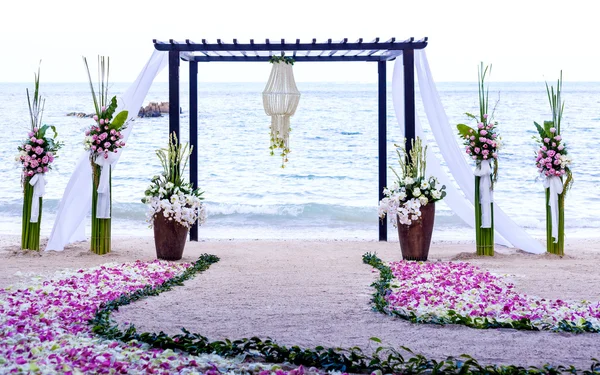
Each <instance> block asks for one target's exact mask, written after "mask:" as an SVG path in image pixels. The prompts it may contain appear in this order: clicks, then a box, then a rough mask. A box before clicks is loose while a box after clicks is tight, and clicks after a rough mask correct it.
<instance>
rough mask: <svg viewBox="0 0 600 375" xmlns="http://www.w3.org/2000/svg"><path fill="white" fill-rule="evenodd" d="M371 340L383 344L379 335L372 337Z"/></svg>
mask: <svg viewBox="0 0 600 375" xmlns="http://www.w3.org/2000/svg"><path fill="white" fill-rule="evenodd" d="M369 340H371V341H375V342H378V343H380V344H381V339H379V338H377V337H371V338H370V339H369Z"/></svg>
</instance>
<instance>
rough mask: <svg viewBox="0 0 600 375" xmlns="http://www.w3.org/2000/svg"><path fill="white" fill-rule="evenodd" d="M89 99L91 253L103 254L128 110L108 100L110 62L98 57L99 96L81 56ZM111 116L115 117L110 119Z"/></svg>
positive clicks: (108, 237) (108, 238)
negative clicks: (114, 170)
mask: <svg viewBox="0 0 600 375" xmlns="http://www.w3.org/2000/svg"><path fill="white" fill-rule="evenodd" d="M83 62H84V64H85V67H86V70H87V74H88V79H89V82H90V89H91V92H92V99H93V100H94V109H95V111H96V114H95V115H94V121H95V124H94V125H92V126H91V127H90V129H88V130H86V132H85V140H84V148H85V150H88V151H89V152H90V162H91V164H92V184H93V189H92V241H91V250H92V251H93V252H95V253H96V254H106V253H109V252H110V248H111V221H110V218H111V197H110V193H111V185H112V184H111V169H112V167H113V165H114V164H116V162H117V160H118V152H119V149H121V148H122V147H124V146H125V141H124V140H123V138H124V135H123V133H122V131H123V130H124V129H125V127H126V122H127V116H128V112H127V111H121V112H119V113H118V114H117V115H114V114H115V112H116V110H117V106H118V105H117V98H116V97H115V96H113V97H112V99H110V101H109V99H108V77H109V67H110V60H109V58H105V57H104V56H99V57H98V77H99V78H100V82H99V83H98V95H96V91H95V90H94V83H93V82H92V76H91V74H90V69H89V66H88V63H87V59H86V58H85V57H84V58H83ZM113 116H114V117H113Z"/></svg>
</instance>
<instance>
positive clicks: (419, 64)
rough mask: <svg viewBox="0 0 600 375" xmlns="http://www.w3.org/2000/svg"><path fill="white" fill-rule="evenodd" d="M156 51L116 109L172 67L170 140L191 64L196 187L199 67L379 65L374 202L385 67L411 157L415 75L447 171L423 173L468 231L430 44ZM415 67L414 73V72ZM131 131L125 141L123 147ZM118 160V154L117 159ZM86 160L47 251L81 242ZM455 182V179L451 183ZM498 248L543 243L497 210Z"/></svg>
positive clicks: (433, 159) (465, 197)
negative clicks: (282, 58) (278, 60)
mask: <svg viewBox="0 0 600 375" xmlns="http://www.w3.org/2000/svg"><path fill="white" fill-rule="evenodd" d="M153 43H154V47H155V51H154V53H153V54H152V56H151V58H150V59H149V60H148V62H147V63H146V65H145V66H144V68H143V69H142V71H141V72H140V74H139V76H138V77H137V79H136V81H134V83H133V84H132V85H131V86H130V87H129V89H128V90H127V91H126V92H125V93H124V94H123V96H122V97H121V98H119V108H118V110H123V109H125V110H128V111H129V113H131V114H135V113H137V110H138V109H139V108H140V106H141V104H142V102H143V100H144V98H145V96H146V94H147V93H148V90H149V88H150V85H151V84H152V81H153V80H154V78H155V77H156V76H157V75H158V73H159V72H160V71H161V70H162V69H163V68H164V67H165V66H166V65H168V67H169V133H172V132H175V133H176V134H177V135H178V136H179V131H180V126H179V125H180V112H179V108H180V97H179V84H180V82H179V67H180V62H181V61H185V62H188V63H189V85H190V89H189V119H190V124H189V129H190V130H189V131H190V137H189V138H190V143H191V144H192V145H193V146H194V152H193V153H192V155H191V163H190V182H191V183H192V184H193V185H194V187H197V183H198V154H197V141H198V62H210V61H222V62H243V61H247V62H260V61H264V62H266V61H269V59H270V58H271V56H273V55H279V54H286V55H287V56H291V57H292V58H293V59H294V60H295V61H298V62H311V61H320V62H324V61H332V62H343V61H363V62H376V63H377V71H378V97H379V100H378V171H379V183H378V197H379V200H381V199H382V198H383V188H384V187H385V186H386V184H387V139H386V133H387V116H386V110H387V108H386V101H387V97H386V95H387V92H386V88H387V87H386V78H387V74H386V63H387V62H388V61H392V60H396V61H395V66H394V72H393V79H392V101H393V105H394V110H395V112H396V119H397V121H398V123H399V125H400V126H401V128H402V129H403V130H404V136H405V138H406V149H407V150H410V148H411V145H412V140H413V139H414V138H415V137H416V136H420V137H421V138H422V139H425V138H424V133H423V128H422V126H421V122H420V119H419V117H418V116H416V110H415V70H416V72H417V77H418V84H419V95H420V97H421V99H422V101H423V107H424V109H425V114H426V118H427V122H428V123H429V127H430V128H431V133H432V134H433V136H434V139H435V142H436V144H437V145H438V147H439V149H440V153H441V157H442V160H443V161H444V162H445V164H446V166H447V167H448V169H449V172H448V171H447V170H446V169H444V168H443V167H442V163H441V160H440V159H439V158H438V157H437V156H436V155H434V154H433V153H429V154H428V156H427V158H428V160H427V166H428V169H429V172H430V173H431V174H432V175H435V176H437V177H438V179H439V180H440V181H441V182H442V183H443V184H445V185H446V186H447V192H448V195H447V197H446V198H445V200H444V202H445V203H446V204H447V205H448V206H449V207H450V208H451V209H452V210H453V211H454V213H456V214H457V215H458V216H459V217H460V218H461V219H463V220H464V221H465V222H466V223H467V224H469V225H471V226H474V225H475V223H474V219H473V217H474V214H473V212H474V206H473V196H474V191H473V186H472V185H473V184H472V179H473V174H472V170H471V167H470V166H469V165H468V163H467V161H466V159H465V158H464V155H463V154H462V152H461V149H460V147H459V145H458V143H457V142H456V140H455V135H454V132H455V128H454V127H453V126H450V124H449V122H448V118H447V117H446V113H445V110H444V108H443V105H442V103H441V100H440V97H439V94H438V92H437V89H436V86H435V82H434V81H433V76H432V74H431V71H430V69H429V64H428V61H427V56H426V53H425V47H426V46H427V38H423V39H421V40H415V39H414V38H410V39H407V40H403V41H396V39H395V38H391V39H389V40H387V41H385V42H382V41H380V40H379V38H376V39H375V40H373V41H370V42H364V41H363V39H359V40H357V41H356V42H348V39H343V40H342V41H338V42H333V41H332V40H331V39H329V40H328V41H327V42H323V43H317V41H316V39H313V40H312V42H309V43H302V42H300V40H299V39H296V40H295V42H286V41H285V40H284V39H281V40H280V41H277V42H272V41H270V40H269V39H266V40H265V42H264V43H255V42H254V40H252V39H251V40H250V42H249V43H247V44H243V43H238V41H237V39H233V43H223V42H222V41H221V40H220V39H218V40H217V43H207V42H206V40H205V39H202V41H201V43H194V42H192V41H190V40H185V42H177V41H174V40H172V39H171V40H169V41H168V42H161V41H157V40H154V41H153ZM415 68H416V69H415ZM131 129H132V126H129V127H128V128H127V129H126V131H125V133H124V135H125V140H127V138H128V136H129V134H130V132H131ZM119 155H120V154H119ZM87 159H88V155H87V153H83V154H82V155H81V157H80V159H79V162H78V164H77V166H76V168H75V171H74V172H73V175H72V176H71V179H70V180H69V183H68V184H67V187H66V189H65V192H64V194H63V198H62V199H61V202H60V204H59V208H58V212H57V216H56V220H55V223H54V227H53V229H52V233H51V235H50V238H49V240H48V245H47V247H46V250H59V251H60V250H63V248H64V246H65V245H66V244H68V243H70V242H74V241H78V240H84V239H85V233H84V226H83V221H84V218H85V216H86V214H87V212H88V211H89V207H90V204H91V189H90V187H91V183H90V179H91V173H90V171H89V169H90V166H89V165H90V164H89V162H88V161H87ZM451 177H452V178H451ZM495 220H496V237H495V238H496V242H498V243H500V244H504V245H507V246H514V247H518V248H520V249H522V250H524V251H527V252H531V253H543V252H544V248H543V247H542V245H541V243H540V242H539V241H537V240H535V239H533V238H532V237H531V236H530V235H529V234H528V233H527V232H526V231H525V230H523V228H521V227H519V226H518V225H516V223H514V221H512V220H511V219H510V218H509V217H508V216H507V215H506V214H505V213H504V212H503V211H502V209H501V208H500V207H499V206H498V205H497V204H495ZM190 240H192V241H197V240H198V227H197V226H193V227H192V228H191V230H190ZM379 240H380V241H387V222H386V221H383V222H382V221H379Z"/></svg>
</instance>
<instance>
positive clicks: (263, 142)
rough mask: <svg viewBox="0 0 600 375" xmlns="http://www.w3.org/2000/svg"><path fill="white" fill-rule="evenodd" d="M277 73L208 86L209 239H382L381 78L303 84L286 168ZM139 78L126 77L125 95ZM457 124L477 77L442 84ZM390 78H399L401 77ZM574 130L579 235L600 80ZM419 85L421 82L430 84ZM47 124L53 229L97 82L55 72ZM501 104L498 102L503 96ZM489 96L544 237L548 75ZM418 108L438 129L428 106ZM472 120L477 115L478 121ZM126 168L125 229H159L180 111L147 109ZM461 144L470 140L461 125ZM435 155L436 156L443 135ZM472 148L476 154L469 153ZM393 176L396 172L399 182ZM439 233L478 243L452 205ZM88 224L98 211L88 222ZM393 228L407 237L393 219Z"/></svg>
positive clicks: (597, 227) (507, 204)
mask: <svg viewBox="0 0 600 375" xmlns="http://www.w3.org/2000/svg"><path fill="white" fill-rule="evenodd" d="M181 86H182V88H181V98H182V100H181V103H182V114H181V134H182V136H181V138H182V141H184V142H185V141H187V140H188V122H189V117H188V100H187V87H186V84H183V83H182V85H181ZM263 86H264V83H200V86H199V99H198V108H199V115H198V124H199V125H198V126H199V129H198V134H199V136H198V138H199V139H198V165H199V181H198V182H199V186H200V187H201V189H202V190H203V191H205V193H204V197H205V205H206V207H207V211H208V219H207V222H206V223H205V224H204V225H203V226H202V227H201V228H200V232H199V235H200V238H203V239H339V240H342V239H360V240H377V239H378V220H379V219H378V216H377V207H378V156H377V154H378V149H377V147H378V143H377V134H378V119H377V113H378V97H377V85H376V83H373V84H353V83H303V82H299V83H298V88H299V90H300V91H301V93H302V97H301V100H300V105H299V107H298V110H297V112H296V114H295V115H294V116H293V117H292V119H291V124H292V129H293V130H292V132H291V135H290V147H291V151H292V152H291V154H290V155H289V162H288V163H286V167H285V168H281V158H280V157H279V156H270V155H269V139H270V138H269V124H270V118H269V117H267V116H266V115H265V113H264V110H263V106H262V97H261V92H262V89H263ZM27 87H29V89H30V90H31V85H30V84H13V83H10V84H9V83H4V84H0V129H1V136H0V160H1V163H0V233H12V234H18V233H19V232H20V225H21V224H20V220H21V212H22V199H23V197H22V187H21V182H20V170H19V166H18V164H17V163H16V162H15V159H14V158H15V156H16V154H17V146H18V145H19V144H20V143H21V142H22V141H23V140H24V139H25V137H26V133H27V132H28V127H29V113H28V108H27V99H26V94H25V89H26V88H27ZM127 87H128V84H120V83H117V84H113V85H111V88H110V90H111V91H110V94H111V95H113V94H114V95H119V94H121V93H123V92H124V91H125V90H126V89H127ZM437 87H438V90H439V93H440V97H441V100H442V102H443V105H444V108H445V110H446V113H447V115H448V118H449V121H450V124H449V125H448V126H451V127H454V126H455V124H457V123H469V122H468V121H469V119H468V118H467V117H466V116H465V115H464V113H465V112H471V113H477V112H478V99H477V84H476V83H475V82H470V83H438V85H437ZM388 88H389V89H391V85H388ZM563 91H564V94H563V99H564V100H565V102H566V105H565V111H564V118H563V125H562V133H563V138H564V139H565V142H566V145H567V147H568V150H569V153H570V155H571V157H572V158H573V165H572V170H573V174H574V177H575V183H574V185H573V188H572V190H571V191H569V193H568V195H567V200H566V209H565V211H566V227H567V230H566V233H567V237H568V238H569V237H589V236H598V235H600V218H599V212H600V195H599V194H598V191H599V188H600V186H599V184H600V182H599V181H600V170H599V168H598V166H599V165H600V152H598V151H599V147H598V144H599V143H600V83H597V82H596V83H583V82H579V83H573V82H565V83H564V87H563ZM417 92H418V90H417ZM41 93H42V95H43V96H44V97H45V98H46V102H45V110H44V117H43V123H45V124H48V125H54V126H56V128H57V130H58V133H59V139H60V140H61V141H63V142H64V143H65V146H64V148H63V149H61V150H60V152H59V158H57V159H56V161H55V164H54V170H53V171H52V172H51V173H48V174H47V179H48V185H47V187H46V195H45V196H44V212H43V220H42V230H41V232H42V235H45V236H47V235H49V234H50V232H51V230H52V226H53V224H54V219H55V215H56V211H57V208H58V204H59V201H60V200H61V199H62V198H63V192H64V189H65V186H66V185H67V183H68V181H69V178H70V176H71V173H72V172H73V169H74V167H75V164H76V161H77V160H78V158H79V157H80V155H81V154H82V152H83V144H82V141H83V138H84V131H85V129H86V128H87V127H89V126H90V125H91V123H92V121H91V119H89V118H78V117H71V116H66V115H67V113H70V112H87V113H90V112H92V111H93V105H92V98H91V94H90V92H89V86H88V85H87V84H85V83H64V84H63V83H43V82H42V85H41ZM167 100H168V84H167V83H155V84H154V85H153V86H152V88H151V90H150V92H149V93H148V96H147V97H146V100H145V102H144V104H147V103H148V102H150V101H167ZM496 102H497V104H496ZM490 103H491V104H490V105H491V106H495V107H496V109H495V114H494V118H495V119H496V120H497V121H498V122H499V132H500V134H501V136H502V138H503V143H504V146H503V149H502V150H501V151H500V171H499V180H498V183H497V185H496V187H495V201H496V204H498V205H499V206H500V207H502V209H503V210H504V211H505V212H506V213H507V214H508V215H509V216H510V217H511V218H512V219H513V220H514V221H515V222H516V223H517V224H518V225H520V226H522V227H524V228H525V229H526V230H527V232H529V233H530V234H531V235H533V236H534V237H537V238H543V237H544V228H545V207H544V192H543V188H542V183H541V180H540V179H539V178H538V174H537V170H536V168H535V163H534V154H535V143H534V141H533V139H532V137H533V136H535V135H536V131H535V127H534V125H533V121H537V122H542V121H544V120H548V119H549V118H550V109H549V105H548V99H547V96H546V91H545V85H544V83H543V82H536V83H491V84H490ZM417 112H418V115H419V117H420V118H421V121H422V123H423V124H424V127H425V131H426V134H427V135H428V137H429V138H430V139H432V138H431V132H430V131H429V130H428V127H427V121H426V117H425V115H424V111H423V108H422V104H420V103H419V102H418V103H417ZM387 115H388V135H387V140H388V165H390V166H395V165H397V156H396V153H395V149H394V143H400V142H402V137H403V135H402V131H401V129H400V128H399V126H398V124H397V122H396V118H395V114H394V110H393V106H392V103H391V92H388V105H387ZM471 125H472V123H471ZM131 126H133V129H132V133H131V136H130V137H129V140H128V144H127V146H126V148H125V149H124V151H123V155H122V157H121V159H120V162H119V164H118V166H117V168H116V169H115V170H114V173H113V185H112V189H113V190H112V191H113V195H112V199H113V222H112V227H113V233H115V234H119V235H148V236H151V235H152V230H151V229H150V228H148V223H147V222H146V221H145V219H146V212H147V208H146V207H145V205H144V204H142V203H141V198H142V197H143V196H144V190H145V188H146V187H147V186H148V184H149V181H150V179H151V177H152V176H153V175H156V174H159V173H160V172H161V166H160V163H159V160H158V158H157V157H156V155H155V150H156V149H158V148H161V147H165V146H166V145H167V140H168V116H164V117H159V118H138V119H136V120H135V121H134V122H133V123H132V125H131ZM455 138H456V139H455V141H456V142H457V147H458V145H459V144H460V145H462V143H461V141H460V140H459V138H458V136H456V137H455ZM430 152H435V153H437V152H438V150H437V149H436V146H435V145H434V144H433V145H432V146H431V147H430ZM465 158H466V155H465ZM393 177H394V174H393V173H391V171H390V173H388V181H390V182H391V181H392V179H393ZM436 209H437V213H436V224H435V231H434V240H473V239H474V231H473V230H472V229H470V228H469V227H468V226H467V225H466V224H464V223H463V222H462V220H461V219H460V218H458V217H457V216H456V215H454V214H453V213H452V212H451V211H450V210H449V208H448V207H447V206H446V205H444V203H439V204H437V206H436ZM86 223H87V226H88V234H89V218H88V219H87V220H86ZM388 233H389V238H390V239H392V240H393V239H395V238H397V233H396V231H395V229H394V228H393V227H389V231H388Z"/></svg>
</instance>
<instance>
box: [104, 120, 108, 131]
mask: <svg viewBox="0 0 600 375" xmlns="http://www.w3.org/2000/svg"><path fill="white" fill-rule="evenodd" d="M107 124H108V122H107ZM104 130H108V126H105V127H104Z"/></svg>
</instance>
